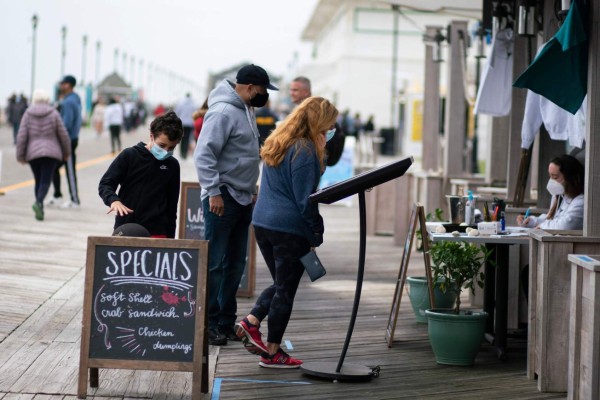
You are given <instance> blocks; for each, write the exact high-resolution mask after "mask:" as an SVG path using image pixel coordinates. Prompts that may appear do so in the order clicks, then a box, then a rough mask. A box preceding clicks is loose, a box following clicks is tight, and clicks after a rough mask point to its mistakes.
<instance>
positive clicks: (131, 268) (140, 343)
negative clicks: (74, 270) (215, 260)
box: [78, 237, 208, 397]
mask: <svg viewBox="0 0 600 400" xmlns="http://www.w3.org/2000/svg"><path fill="white" fill-rule="evenodd" d="M207 258H208V242H206V241H199V240H172V239H145V238H144V239H142V238H129V237H118V238H117V237H89V238H88V253H87V263H86V281H85V295H84V308H83V328H82V337H81V359H80V371H79V373H80V376H79V391H78V394H79V395H80V396H79V397H85V394H86V390H87V378H86V373H87V369H88V368H90V375H91V378H90V381H91V383H92V386H94V384H96V386H97V368H126V369H153V370H166V371H169V370H173V371H190V372H194V377H193V386H194V387H193V389H192V390H193V392H194V394H196V392H198V396H199V393H200V391H201V388H200V386H202V383H201V380H203V379H202V376H201V374H202V373H204V374H207V371H202V370H203V369H204V368H198V367H197V365H204V366H206V365H207V364H208V363H207V357H208V353H207V352H206V350H207V346H206V344H205V343H206V340H205V335H204V331H205V328H206V320H205V318H206V312H205V303H206V293H207V290H206V275H207V274H206V271H207ZM198 385H200V386H198ZM205 389H207V388H205ZM202 391H204V392H206V390H202Z"/></svg>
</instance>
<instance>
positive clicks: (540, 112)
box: [521, 90, 587, 149]
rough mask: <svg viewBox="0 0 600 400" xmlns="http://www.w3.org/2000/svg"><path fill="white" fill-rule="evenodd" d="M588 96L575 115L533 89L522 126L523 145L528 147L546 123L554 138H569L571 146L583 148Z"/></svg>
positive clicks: (526, 104)
mask: <svg viewBox="0 0 600 400" xmlns="http://www.w3.org/2000/svg"><path fill="white" fill-rule="evenodd" d="M586 104H587V96H586V97H585V98H584V99H583V103H581V107H579V110H578V111H577V113H576V114H575V115H573V114H571V113H570V112H568V111H566V110H564V109H562V108H561V107H559V106H557V105H556V104H554V103H553V102H551V101H550V100H548V99H547V98H545V97H543V96H540V95H539V94H537V93H534V92H532V91H531V90H528V91H527V98H526V99H525V114H524V117H523V125H522V127H521V147H522V148H524V149H528V148H529V146H531V144H532V143H533V141H534V140H535V135H536V134H537V132H538V130H539V129H540V127H541V126H542V124H544V127H545V128H546V130H547V131H548V134H549V135H550V137H551V138H552V139H553V140H568V141H569V144H570V145H571V146H575V147H578V148H582V146H583V140H584V139H585V107H586Z"/></svg>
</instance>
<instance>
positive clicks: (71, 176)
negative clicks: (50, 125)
mask: <svg viewBox="0 0 600 400" xmlns="http://www.w3.org/2000/svg"><path fill="white" fill-rule="evenodd" d="M78 143H79V139H71V157H69V159H68V160H67V161H65V162H63V163H61V164H59V165H58V167H56V171H55V172H54V179H53V180H52V182H53V184H54V197H62V192H61V190H60V173H59V172H60V167H62V166H63V165H64V166H65V168H66V170H67V183H68V184H69V193H70V194H71V201H72V202H73V203H76V204H79V193H78V191H77V174H76V171H75V165H77V157H76V155H75V149H76V148H77V144H78Z"/></svg>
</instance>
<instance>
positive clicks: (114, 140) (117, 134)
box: [108, 125, 121, 153]
mask: <svg viewBox="0 0 600 400" xmlns="http://www.w3.org/2000/svg"><path fill="white" fill-rule="evenodd" d="M108 130H109V131H110V148H111V149H112V152H113V153H115V152H116V151H121V125H109V126H108ZM115 144H116V150H115Z"/></svg>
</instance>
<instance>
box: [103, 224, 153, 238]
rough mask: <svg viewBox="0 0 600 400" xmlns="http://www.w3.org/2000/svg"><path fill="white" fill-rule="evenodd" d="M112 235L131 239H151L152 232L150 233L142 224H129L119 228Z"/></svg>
mask: <svg viewBox="0 0 600 400" xmlns="http://www.w3.org/2000/svg"><path fill="white" fill-rule="evenodd" d="M112 235H113V236H130V237H150V232H148V229H146V228H144V227H143V226H142V225H140V224H134V223H127V224H123V225H121V226H119V227H117V229H115V231H114V232H113V234H112Z"/></svg>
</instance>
